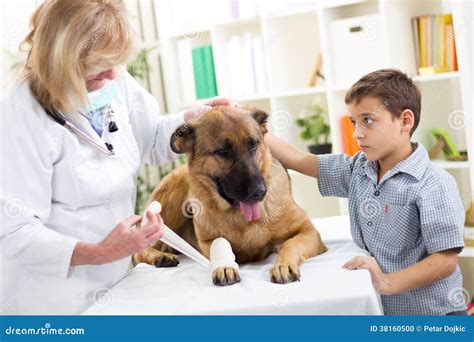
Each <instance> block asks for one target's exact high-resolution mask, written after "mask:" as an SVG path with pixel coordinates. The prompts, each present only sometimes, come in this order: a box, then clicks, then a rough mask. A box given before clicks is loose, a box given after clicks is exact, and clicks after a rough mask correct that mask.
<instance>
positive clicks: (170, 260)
mask: <svg viewBox="0 0 474 342" xmlns="http://www.w3.org/2000/svg"><path fill="white" fill-rule="evenodd" d="M153 264H154V265H155V266H156V267H176V266H178V264H179V260H178V256H177V255H175V254H171V253H165V252H160V254H159V255H157V256H156V259H155V261H154V262H153Z"/></svg>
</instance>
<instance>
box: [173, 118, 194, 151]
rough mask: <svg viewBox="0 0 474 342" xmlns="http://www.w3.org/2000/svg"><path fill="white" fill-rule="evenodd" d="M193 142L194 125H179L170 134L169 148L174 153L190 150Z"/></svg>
mask: <svg viewBox="0 0 474 342" xmlns="http://www.w3.org/2000/svg"><path fill="white" fill-rule="evenodd" d="M193 144H194V127H193V125H191V124H190V123H185V124H182V125H181V126H179V127H178V128H177V129H176V131H174V133H173V135H172V136H171V141H170V145H171V150H172V151H173V152H174V153H187V152H190V151H191V150H192V148H193Z"/></svg>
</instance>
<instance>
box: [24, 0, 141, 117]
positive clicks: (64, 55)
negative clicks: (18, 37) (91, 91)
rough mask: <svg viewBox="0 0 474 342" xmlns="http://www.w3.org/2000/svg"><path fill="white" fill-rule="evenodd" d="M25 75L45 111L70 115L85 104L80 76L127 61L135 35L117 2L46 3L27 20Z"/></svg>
mask: <svg viewBox="0 0 474 342" xmlns="http://www.w3.org/2000/svg"><path fill="white" fill-rule="evenodd" d="M30 27H31V32H30V33H29V34H28V36H27V37H26V38H25V40H24V41H23V43H22V45H21V46H22V47H23V46H25V45H27V46H28V49H27V51H28V57H27V60H26V63H25V69H24V76H25V77H26V78H27V79H28V81H29V82H30V87H31V90H32V92H33V94H34V95H35V97H36V99H37V100H38V102H39V103H40V104H41V105H42V106H43V107H44V108H46V109H49V110H52V109H56V110H58V111H60V112H62V113H63V114H65V115H75V114H76V113H77V112H78V111H79V108H80V107H81V106H83V105H87V104H88V100H87V89H86V83H85V76H86V75H90V74H94V73H99V72H101V71H104V70H106V69H108V68H111V67H114V66H116V65H119V64H123V63H126V62H127V61H128V60H129V58H130V57H131V56H132V54H133V52H134V41H135V34H134V32H133V29H132V28H131V25H130V24H129V22H128V18H127V15H126V11H125V6H124V4H123V2H122V1H120V0H118V1H114V0H81V1H75V0H53V1H45V2H44V3H42V4H41V5H40V6H39V7H38V8H37V9H36V10H35V12H34V13H33V15H32V16H31V19H30Z"/></svg>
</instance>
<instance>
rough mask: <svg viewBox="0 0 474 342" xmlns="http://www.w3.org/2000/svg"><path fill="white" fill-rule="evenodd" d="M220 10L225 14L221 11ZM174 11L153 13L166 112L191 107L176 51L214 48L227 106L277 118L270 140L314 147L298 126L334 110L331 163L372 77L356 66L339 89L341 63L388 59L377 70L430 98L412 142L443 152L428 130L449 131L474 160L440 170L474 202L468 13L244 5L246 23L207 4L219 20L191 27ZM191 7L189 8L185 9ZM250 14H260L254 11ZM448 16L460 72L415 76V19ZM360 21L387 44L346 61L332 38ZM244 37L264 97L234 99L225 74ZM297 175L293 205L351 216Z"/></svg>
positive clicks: (398, 5)
mask: <svg viewBox="0 0 474 342" xmlns="http://www.w3.org/2000/svg"><path fill="white" fill-rule="evenodd" d="M217 1H218V2H219V6H217V5H216V2H217ZM173 2H174V1H171V0H160V1H158V2H156V5H155V8H154V10H155V11H156V15H157V19H158V20H157V22H158V33H159V37H160V40H159V45H160V46H161V51H160V53H161V61H162V67H163V78H164V85H165V93H166V104H167V109H168V112H176V111H179V110H182V109H184V108H186V107H188V106H189V105H190V104H192V102H193V101H183V100H182V99H181V96H180V93H181V89H180V82H179V72H180V70H179V63H178V62H177V51H176V49H177V41H178V40H180V39H188V40H190V41H191V45H192V46H200V45H203V44H212V47H213V57H214V64H215V72H216V82H217V88H218V93H219V96H225V97H229V98H231V99H233V100H235V101H238V102H240V103H243V104H248V105H252V106H255V107H258V108H260V109H262V110H266V111H268V112H269V113H271V121H270V123H271V130H272V132H273V133H275V134H277V135H279V136H281V137H283V138H284V139H286V140H287V141H289V142H290V143H291V144H293V145H295V146H298V147H300V148H306V144H305V143H304V142H303V141H301V139H300V138H299V130H298V128H297V127H296V124H295V120H296V118H297V117H298V115H299V114H300V112H301V111H302V109H303V108H304V107H305V106H306V105H308V104H311V103H313V102H314V101H317V102H318V103H320V104H322V105H323V106H325V107H326V108H327V110H328V118H329V123H330V125H331V141H332V144H333V153H341V151H342V146H341V145H342V142H341V134H340V128H339V126H340V125H339V122H340V119H341V118H342V117H343V116H344V115H346V114H347V112H346V105H345V103H344V96H345V93H346V91H347V89H348V88H349V86H350V85H351V84H353V83H354V82H355V81H356V80H357V79H358V76H357V77H355V75H356V74H357V73H358V72H359V71H360V73H361V75H362V74H365V73H366V72H367V70H359V69H358V65H359V64H358V63H354V65H353V67H354V71H355V74H354V75H353V76H351V77H348V78H347V79H346V78H344V79H341V77H340V75H338V71H339V70H338V69H337V68H339V67H340V62H337V61H338V60H339V61H341V58H342V59H343V60H344V59H347V60H349V61H351V60H353V59H354V60H357V58H365V57H367V58H369V57H371V56H374V55H375V56H377V57H380V58H379V60H378V63H381V65H380V66H381V67H387V68H389V67H390V68H399V69H401V70H402V71H404V72H406V73H407V74H408V75H410V76H412V77H413V79H414V80H415V82H416V84H417V85H418V86H419V88H420V91H421V93H422V97H423V100H422V115H421V123H420V126H419V128H418V129H417V132H416V133H415V136H414V141H419V142H421V143H422V144H423V145H424V146H425V147H426V148H429V147H431V146H432V145H433V144H434V143H435V141H434V139H433V138H432V137H431V134H430V129H431V128H434V127H442V128H446V129H447V130H448V131H449V133H450V134H451V136H452V137H453V139H454V141H455V143H456V145H457V146H458V148H459V149H460V150H468V154H469V155H470V156H471V160H470V161H468V162H447V161H441V160H440V161H436V162H435V163H436V164H437V165H438V166H440V167H442V168H444V169H446V170H447V171H448V172H450V173H452V174H453V176H455V178H456V180H457V182H458V185H459V190H460V193H461V195H462V196H463V197H465V196H466V194H471V193H472V186H473V185H474V171H473V170H474V165H473V161H472V160H473V158H474V157H473V156H474V151H473V147H472V143H470V139H471V140H472V133H471V129H472V128H471V126H470V122H469V121H472V120H469V118H471V117H472V112H471V110H472V106H468V105H467V103H468V102H469V101H471V99H470V98H466V94H468V93H469V91H467V90H466V89H465V88H466V84H467V81H466V79H468V77H469V72H470V71H469V70H471V69H470V68H472V66H471V65H470V64H469V63H470V62H469V63H466V62H465V61H466V60H467V61H469V58H467V57H466V56H463V53H466V52H465V51H466V47H465V46H464V45H462V44H465V43H466V41H467V40H468V39H471V38H472V37H471V38H467V37H465V35H466V34H467V33H466V31H462V30H458V29H457V26H456V21H457V20H458V17H459V13H460V11H459V10H457V11H456V10H453V8H452V7H453V6H455V5H453V4H452V3H451V2H450V1H443V0H417V1H409V0H380V1H314V0H313V1H311V0H302V1H289V0H283V1H282V0H280V1H271V0H268V1H267V0H260V1H258V0H255V1H251V0H250V1H248V0H240V4H245V6H246V11H245V12H246V13H248V16H243V17H239V18H231V17H230V15H229V13H228V12H226V8H225V5H223V4H222V3H224V4H225V3H226V1H222V0H214V2H213V1H212V0H206V1H204V2H205V3H201V7H202V8H203V10H204V11H209V8H213V7H207V8H205V7H206V6H212V4H214V5H215V6H216V10H215V11H214V13H213V15H211V16H209V15H208V14H202V15H201V14H200V13H195V14H194V16H192V18H193V19H192V20H191V19H186V18H189V15H190V14H189V13H185V14H183V17H182V18H180V17H179V14H178V17H176V15H177V14H176V13H177V11H174V13H175V17H173V16H171V15H170V13H171V12H173V11H172V10H170V8H172V7H173V6H174V5H173V4H172V3H173ZM185 2H186V1H184V0H181V1H180V6H183V3H185ZM188 2H189V3H192V2H194V1H192V0H189V1H188ZM211 3H212V4H211ZM252 6H253V8H251V9H250V10H249V7H252ZM194 8H195V7H193V9H194ZM182 9H183V10H182V11H183V13H184V12H187V11H186V10H185V9H186V6H184V7H182ZM219 11H220V12H219ZM441 13H453V18H454V23H455V29H456V44H457V53H458V60H459V68H460V71H459V72H449V73H445V74H436V75H431V76H417V75H416V74H417V69H416V61H415V51H414V43H413V34H412V26H411V18H412V17H415V16H420V15H432V14H441ZM357 17H364V18H367V19H366V20H370V22H362V24H366V25H367V26H368V27H369V28H370V29H372V31H369V36H367V37H366V39H367V40H377V41H381V42H383V44H382V45H381V47H380V48H377V49H376V50H373V49H372V50H371V49H368V50H364V49H354V51H352V52H351V53H350V54H349V55H347V56H340V55H337V51H341V45H343V44H345V42H343V41H338V40H337V39H335V38H334V37H333V36H332V33H331V27H332V24H333V23H334V22H335V21H337V20H346V19H347V20H350V19H351V18H352V19H353V18H357ZM200 18H201V19H200ZM369 18H370V19H369ZM186 20H188V21H189V26H186ZM361 20H363V19H361ZM173 23H176V25H174V26H173ZM183 23H184V24H183ZM371 25H372V26H371ZM245 33H250V34H251V35H252V36H258V37H260V38H261V39H262V41H263V53H264V58H265V70H264V72H265V77H266V80H267V83H268V89H267V90H266V91H265V92H262V93H255V92H249V93H243V94H232V92H231V91H230V88H231V87H230V86H229V70H228V68H227V65H228V58H229V56H227V51H226V48H225V47H226V44H227V42H228V41H229V39H231V37H233V36H235V35H242V34H245ZM463 35H464V36H463ZM374 44H375V43H374ZM374 44H372V45H374ZM372 45H370V44H368V45H367V46H372ZM318 53H321V55H322V59H323V67H322V73H323V74H324V76H325V80H324V81H322V80H321V79H319V80H318V84H317V86H316V87H310V88H308V87H307V83H308V80H309V77H310V73H311V70H312V68H313V64H314V62H315V59H316V56H317V54H318ZM462 61H463V62H462ZM368 71H372V70H368ZM463 96H464V98H463ZM454 119H457V120H458V121H459V120H463V121H464V125H463V126H462V127H457V126H456V122H454ZM290 175H291V177H292V182H293V191H294V195H295V198H296V200H297V202H298V203H299V204H300V205H301V206H302V207H303V208H304V209H305V210H307V212H308V214H309V215H310V216H313V217H322V216H332V215H337V214H343V213H347V202H346V201H345V200H339V199H336V198H322V197H321V196H320V195H319V191H318V190H317V185H316V181H315V180H313V179H310V178H308V177H305V176H302V175H299V174H296V173H294V172H291V173H290ZM466 204H467V203H466Z"/></svg>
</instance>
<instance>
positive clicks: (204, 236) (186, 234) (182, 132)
mask: <svg viewBox="0 0 474 342" xmlns="http://www.w3.org/2000/svg"><path fill="white" fill-rule="evenodd" d="M267 117H268V115H267V114H265V113H263V112H261V111H249V110H247V109H243V108H238V109H236V108H231V107H215V108H214V109H213V110H211V111H210V112H209V113H207V114H205V115H204V116H203V117H201V118H200V119H199V120H197V121H196V122H194V123H192V124H190V125H189V124H185V125H183V126H182V127H180V128H178V130H177V131H176V133H175V135H174V136H173V138H172V141H171V143H172V147H173V148H174V149H175V151H179V152H185V153H186V155H187V157H188V165H187V166H183V167H181V168H179V169H177V170H174V171H173V172H172V173H170V174H169V175H168V176H166V177H165V178H164V179H163V180H162V181H161V182H160V184H158V186H157V187H156V188H155V190H154V191H153V193H152V195H151V197H150V199H149V201H148V203H147V205H148V204H149V203H151V202H152V201H154V200H158V201H159V202H161V204H162V208H163V210H162V213H161V215H162V217H163V219H164V222H165V223H166V224H167V225H168V226H169V227H170V228H171V229H173V230H174V231H176V232H177V233H178V234H179V235H180V236H181V237H183V238H184V239H185V240H187V241H188V242H189V243H190V244H191V245H193V246H195V247H196V248H197V249H198V250H199V251H201V252H202V253H203V254H204V255H205V256H206V257H208V258H209V252H210V246H211V243H212V241H213V240H214V239H216V238H218V237H224V238H226V239H227V240H228V241H229V242H230V244H231V246H232V250H233V252H234V254H235V255H236V261H237V263H246V262H251V261H259V260H262V259H264V258H265V257H267V256H268V255H269V254H270V253H271V252H272V251H273V250H274V249H277V251H278V258H277V262H276V264H275V265H274V267H273V268H272V269H271V271H270V276H271V280H272V281H273V282H276V283H288V282H291V281H294V280H299V277H300V273H299V265H301V264H302V263H303V262H304V261H305V259H306V258H310V257H314V256H316V255H318V254H321V253H324V252H325V251H326V250H327V249H326V247H325V245H324V244H323V243H322V241H321V238H320V235H319V233H318V231H317V230H316V229H315V228H314V226H313V225H312V223H311V221H310V220H309V218H308V216H307V215H306V213H305V212H304V211H303V209H301V208H300V207H299V206H298V205H297V204H296V203H295V202H294V200H293V197H292V195H291V186H290V179H289V176H288V173H287V172H286V170H285V169H284V168H283V166H282V165H281V164H280V163H279V162H278V161H277V160H276V159H274V158H272V156H271V153H270V151H269V148H268V147H267V146H266V145H265V143H264V140H263V135H264V134H265V133H266V119H267ZM249 138H255V139H257V140H258V141H259V144H258V147H257V148H256V150H255V151H254V152H253V153H251V152H248V144H247V142H248V139H249ZM225 140H227V141H228V142H230V143H231V145H232V151H233V156H234V157H235V158H234V160H229V159H227V158H222V157H221V156H219V155H216V154H215V153H214V152H213V151H215V150H216V149H219V148H220V147H221V146H222V142H223V141H225ZM238 163H243V164H245V166H247V165H248V167H249V168H251V167H252V165H257V166H258V170H257V171H256V174H257V175H258V174H261V176H262V177H263V179H264V183H265V185H266V190H267V192H266V195H265V197H264V198H263V201H262V202H260V213H261V216H260V219H258V220H255V221H251V222H247V221H246V220H245V218H244V216H243V215H242V213H241V212H240V210H239V208H238V207H235V206H232V205H231V204H230V203H229V202H228V201H226V200H225V199H224V198H223V197H222V196H221V195H220V194H219V191H218V189H217V187H216V184H215V182H213V181H212V179H216V178H219V177H225V176H226V175H228V174H230V173H232V172H235V170H236V167H237V166H236V165H237V164H238ZM189 199H192V201H196V203H200V204H202V207H199V208H197V209H198V210H197V212H195V216H194V217H193V218H187V217H186V216H185V215H183V211H182V204H183V203H184V202H186V201H187V200H189ZM197 201H199V202H197ZM174 252H176V251H173V250H172V249H171V248H169V247H168V246H166V245H165V244H163V243H162V242H160V241H158V242H157V243H156V244H155V245H154V246H153V247H150V248H148V249H147V250H145V251H143V252H141V253H138V254H136V255H135V256H134V259H135V262H145V263H148V264H151V265H157V266H162V267H163V266H176V265H177V263H178V262H177V258H176V256H175V255H173V254H168V253H174ZM164 253H167V254H164ZM239 280H240V276H239V274H238V271H237V270H235V269H231V268H221V269H218V270H216V271H215V272H214V274H213V281H214V283H215V284H218V285H230V284H233V283H236V282H238V281H239Z"/></svg>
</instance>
